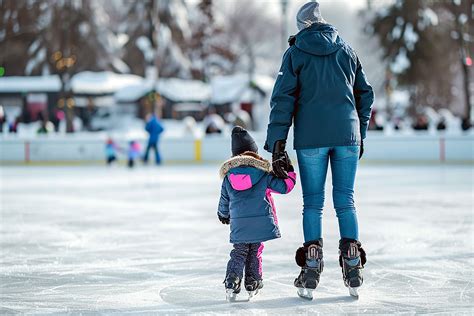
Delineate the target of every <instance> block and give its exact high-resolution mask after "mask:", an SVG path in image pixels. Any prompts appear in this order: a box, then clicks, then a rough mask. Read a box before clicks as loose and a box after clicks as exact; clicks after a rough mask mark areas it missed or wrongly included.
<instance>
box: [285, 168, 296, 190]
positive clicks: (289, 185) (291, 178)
mask: <svg viewBox="0 0 474 316" xmlns="http://www.w3.org/2000/svg"><path fill="white" fill-rule="evenodd" d="M285 183H286V193H289V192H291V190H293V188H294V187H295V184H296V173H295V172H288V179H285Z"/></svg>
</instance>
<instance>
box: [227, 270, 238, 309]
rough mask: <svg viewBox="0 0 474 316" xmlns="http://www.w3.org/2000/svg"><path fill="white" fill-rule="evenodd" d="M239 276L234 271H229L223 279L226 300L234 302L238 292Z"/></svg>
mask: <svg viewBox="0 0 474 316" xmlns="http://www.w3.org/2000/svg"><path fill="white" fill-rule="evenodd" d="M240 283H241V280H240V278H239V277H238V276H237V275H236V274H235V273H230V274H229V275H228V276H227V277H226V278H225V281H224V284H225V293H226V300H227V301H228V302H235V299H236V297H237V294H239V293H240Z"/></svg>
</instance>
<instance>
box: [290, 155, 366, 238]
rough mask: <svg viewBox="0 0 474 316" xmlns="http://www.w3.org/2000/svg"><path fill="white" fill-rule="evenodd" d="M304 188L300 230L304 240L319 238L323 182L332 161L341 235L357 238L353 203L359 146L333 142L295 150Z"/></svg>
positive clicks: (342, 236)
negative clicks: (341, 144) (319, 146)
mask: <svg viewBox="0 0 474 316" xmlns="http://www.w3.org/2000/svg"><path fill="white" fill-rule="evenodd" d="M296 153H297V157H298V165H299V169H300V177H301V185H302V188H303V203H304V205H303V231H304V239H305V242H308V241H312V240H316V239H320V238H322V217H323V207H324V186H325V182H326V174H327V171H328V165H329V163H331V173H332V197H333V202H334V208H335V209H336V216H337V219H338V222H339V234H340V236H341V238H350V239H355V240H359V229H358V223H357V214H356V209H355V207H354V182H355V176H356V171H357V164H358V162H359V146H336V147H323V148H311V149H299V150H297V151H296Z"/></svg>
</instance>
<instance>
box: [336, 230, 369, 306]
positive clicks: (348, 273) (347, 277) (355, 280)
mask: <svg viewBox="0 0 474 316" xmlns="http://www.w3.org/2000/svg"><path fill="white" fill-rule="evenodd" d="M365 262H366V256H365V251H364V249H362V247H361V244H360V242H359V241H357V240H354V239H347V238H342V239H341V240H340V241H339V265H340V266H341V268H342V278H343V280H344V285H345V286H346V287H347V288H349V294H350V295H351V296H353V297H355V298H359V292H358V289H359V287H360V286H361V285H362V283H363V282H364V278H363V277H362V269H363V268H364V265H365Z"/></svg>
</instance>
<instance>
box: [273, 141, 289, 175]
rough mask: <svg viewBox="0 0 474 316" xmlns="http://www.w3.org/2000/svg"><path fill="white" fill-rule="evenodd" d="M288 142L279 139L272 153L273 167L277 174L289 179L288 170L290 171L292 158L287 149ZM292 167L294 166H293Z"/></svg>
mask: <svg viewBox="0 0 474 316" xmlns="http://www.w3.org/2000/svg"><path fill="white" fill-rule="evenodd" d="M285 145H286V142H285V141H284V140H277V141H276V142H275V146H274V147H273V155H272V169H273V173H274V174H275V176H277V177H278V178H281V179H288V171H290V166H291V162H290V158H289V157H288V153H287V152H286V151H285ZM291 168H293V167H292V166H291Z"/></svg>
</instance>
